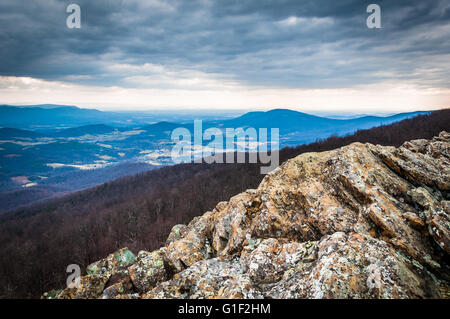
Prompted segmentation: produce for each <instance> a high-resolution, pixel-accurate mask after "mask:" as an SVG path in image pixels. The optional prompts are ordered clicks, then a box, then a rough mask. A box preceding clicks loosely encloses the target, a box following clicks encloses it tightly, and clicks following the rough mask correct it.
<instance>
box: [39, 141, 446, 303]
mask: <svg viewBox="0 0 450 319" xmlns="http://www.w3.org/2000/svg"><path fill="white" fill-rule="evenodd" d="M449 197H450V134H449V133H447V132H442V133H441V134H440V135H439V136H438V137H435V138H433V139H432V140H414V141H410V142H406V143H404V144H403V145H402V146H401V147H399V148H395V147H386V146H378V145H377V146H375V145H371V144H361V143H354V144H351V145H348V146H345V147H342V148H340V149H337V150H333V151H328V152H322V153H306V154H302V155H300V156H298V157H296V158H293V159H291V160H289V161H287V162H285V163H284V164H283V165H281V166H280V167H279V168H277V169H276V170H275V171H273V172H272V173H270V174H268V175H267V176H266V177H265V178H264V179H263V181H262V182H261V184H260V186H259V187H258V189H256V190H247V191H246V192H244V193H241V194H239V195H237V196H234V197H233V198H231V199H230V200H229V201H228V202H221V203H219V204H217V206H216V208H215V209H214V210H213V211H210V212H206V213H205V214H203V215H202V216H200V217H196V218H194V219H193V220H192V221H191V222H190V223H189V224H188V225H176V226H174V228H173V230H172V233H171V234H170V235H169V238H168V240H167V243H166V247H163V248H161V249H159V250H157V251H155V252H152V253H149V252H144V251H141V252H139V254H138V256H137V257H136V256H134V254H133V253H132V252H130V251H129V250H127V249H122V250H120V251H118V252H116V253H114V254H111V255H110V256H108V257H107V258H106V259H104V260H101V261H99V262H97V263H94V264H92V265H90V266H89V267H88V271H87V272H88V275H87V276H84V277H82V278H81V284H80V286H79V287H78V288H76V287H72V288H66V289H65V290H63V291H62V292H59V291H52V292H49V293H47V294H45V295H44V296H43V297H45V298H52V297H53V298H444V297H448V294H449V288H448V287H449V286H448V281H449V278H450V272H449V269H450V268H449V265H450V263H449V252H450V217H449V213H450V200H449Z"/></svg>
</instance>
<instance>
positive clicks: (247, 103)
mask: <svg viewBox="0 0 450 319" xmlns="http://www.w3.org/2000/svg"><path fill="white" fill-rule="evenodd" d="M70 3H77V4H79V5H80V7H81V23H82V25H81V29H69V28H67V26H66V18H67V16H68V14H67V13H66V7H67V6H68V5H69V4H70ZM370 3H377V4H379V5H380V7H381V23H382V28H381V29H369V28H367V26H366V19H367V17H368V16H369V14H368V13H366V8H367V5H368V4H370ZM0 42H1V50H0V61H1V63H0V103H7V104H39V103H54V104H70V105H79V106H81V107H96V108H101V109H151V108H153V109H163V108H209V109H212V108H221V109H223V108H237V109H268V108H274V107H290V108H296V109H298V110H305V111H307V110H315V111H318V110H323V111H328V110H342V111H344V110H345V111H349V110H351V111H355V112H371V111H374V112H375V111H406V110H416V109H433V108H442V107H448V106H450V103H449V102H450V81H449V80H450V1H449V0H422V1H415V0H390V1H377V0H371V1H364V0H339V1H337V0H303V1H300V0H276V1H268V0H215V1H213V0H123V1H120V0H117V1H113V0H95V1H92V0H86V1H82V0H77V1H74V0H69V1H59V0H32V1H30V0H1V1H0Z"/></svg>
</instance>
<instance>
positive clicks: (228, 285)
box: [142, 258, 263, 299]
mask: <svg viewBox="0 0 450 319" xmlns="http://www.w3.org/2000/svg"><path fill="white" fill-rule="evenodd" d="M262 297H263V295H262V294H261V292H259V291H258V290H257V289H256V288H255V287H253V285H252V283H251V281H250V279H249V278H248V276H247V275H246V274H245V273H244V272H243V270H242V267H241V265H240V263H239V261H238V260H232V259H230V258H225V259H220V258H213V259H208V260H202V261H199V262H197V263H195V264H194V265H193V266H191V267H189V268H187V269H186V270H184V271H182V272H180V273H178V274H176V275H175V276H174V277H173V278H172V279H171V280H169V281H166V282H163V283H160V284H159V285H157V286H156V287H155V288H153V289H152V290H150V291H149V292H147V293H145V294H143V295H142V298H148V299H150V298H160V299H161V298H162V299H166V298H207V299H217V298H220V299H230V298H248V299H254V298H262Z"/></svg>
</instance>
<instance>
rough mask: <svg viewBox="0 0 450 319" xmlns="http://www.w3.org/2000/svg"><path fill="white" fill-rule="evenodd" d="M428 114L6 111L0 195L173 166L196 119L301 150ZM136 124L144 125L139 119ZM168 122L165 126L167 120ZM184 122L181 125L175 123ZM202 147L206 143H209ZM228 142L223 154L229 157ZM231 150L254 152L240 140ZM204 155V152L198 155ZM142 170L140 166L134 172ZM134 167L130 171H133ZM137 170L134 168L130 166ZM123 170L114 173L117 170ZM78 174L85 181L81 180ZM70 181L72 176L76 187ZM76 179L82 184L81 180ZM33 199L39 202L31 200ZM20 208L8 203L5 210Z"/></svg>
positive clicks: (0, 133)
mask: <svg viewBox="0 0 450 319" xmlns="http://www.w3.org/2000/svg"><path fill="white" fill-rule="evenodd" d="M427 113H429V112H412V113H401V114H397V115H393V116H387V117H379V116H363V117H359V118H351V119H331V118H326V117H319V116H315V115H310V114H306V113H302V112H297V111H292V110H287V109H274V110H271V111H266V112H248V113H245V114H243V115H240V116H235V117H230V114H228V115H227V116H225V115H226V114H225V113H219V114H218V115H217V116H216V117H214V116H213V115H211V114H209V115H205V114H204V115H202V114H201V113H194V114H190V115H186V114H185V113H183V114H182V115H180V116H181V117H174V121H167V120H164V119H167V118H173V117H171V115H172V113H171V112H169V113H168V114H164V113H162V112H158V114H157V115H155V116H152V115H151V113H148V114H146V115H145V116H143V117H140V114H138V113H120V112H102V111H98V110H90V109H80V108H77V107H75V106H59V105H38V106H33V107H17V106H6V105H3V106H0V126H3V127H2V128H0V195H1V196H2V198H3V200H4V202H11V201H10V200H9V198H16V199H17V201H16V202H17V205H19V204H25V203H31V202H32V201H30V200H25V201H23V200H21V198H30V197H29V196H28V195H29V194H31V193H33V194H41V195H42V198H47V197H48V196H54V195H57V194H62V193H67V192H71V191H76V190H80V189H83V188H86V187H91V186H94V185H96V184H100V183H103V182H106V181H108V180H111V179H112V178H114V177H120V176H124V175H127V170H128V169H129V171H130V173H136V172H141V171H144V170H149V169H153V168H155V167H160V166H166V165H171V164H173V163H174V159H173V158H172V157H171V151H172V149H173V147H174V145H175V142H174V141H172V139H171V133H172V131H173V130H174V129H176V128H180V127H183V128H186V129H188V130H189V131H190V132H191V133H192V132H193V119H196V118H199V119H203V129H204V130H206V129H208V128H211V127H217V128H219V129H220V130H225V129H226V128H244V129H245V128H248V127H253V128H255V129H259V128H279V131H280V147H286V146H290V147H295V146H298V145H302V144H307V143H311V142H315V141H317V140H321V139H326V138H327V137H329V136H332V135H338V136H344V135H347V134H351V133H353V132H355V131H357V130H359V129H367V128H371V127H375V126H380V125H387V124H391V123H394V122H397V121H400V120H403V119H406V118H411V117H415V116H418V115H421V114H427ZM136 119H138V120H136ZM161 119H162V120H161ZM177 119H178V121H175V120H177ZM206 143H207V141H204V144H203V145H206ZM226 147H227V146H226V145H225V144H224V146H223V149H222V151H230V149H227V148H226ZM233 150H239V151H255V150H256V149H255V148H250V146H248V147H244V148H242V146H241V145H240V144H239V143H238V141H235V143H234V145H233ZM200 156H201V153H200ZM134 164H138V165H137V166H136V165H135V166H133V165H134ZM130 165H132V166H130ZM131 167H132V168H131ZM113 171H116V172H120V174H113V173H112V172H113ZM76 175H79V176H83V177H82V178H78V179H77V178H75V176H76ZM67 176H73V178H74V182H70V181H68V178H67ZM75 181H76V182H75ZM31 197H32V198H33V201H34V200H35V199H36V198H38V197H39V196H37V195H36V196H34V195H33V196H31ZM11 208H14V205H13V206H11V205H3V207H1V208H0V211H2V210H3V211H4V210H9V209H11Z"/></svg>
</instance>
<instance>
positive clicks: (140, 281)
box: [128, 250, 167, 292]
mask: <svg viewBox="0 0 450 319" xmlns="http://www.w3.org/2000/svg"><path fill="white" fill-rule="evenodd" d="M128 272H129V274H130V277H131V280H132V281H133V284H134V286H135V287H136V288H137V289H138V290H139V291H140V292H146V291H148V290H149V289H150V288H152V287H154V286H155V285H156V284H157V283H159V282H161V281H164V280H166V277H167V273H166V269H165V266H164V253H163V252H162V251H161V250H156V251H153V252H151V253H150V252H147V251H143V250H142V251H140V252H139V253H138V261H137V262H136V263H135V264H134V265H133V266H131V267H130V268H128Z"/></svg>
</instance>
